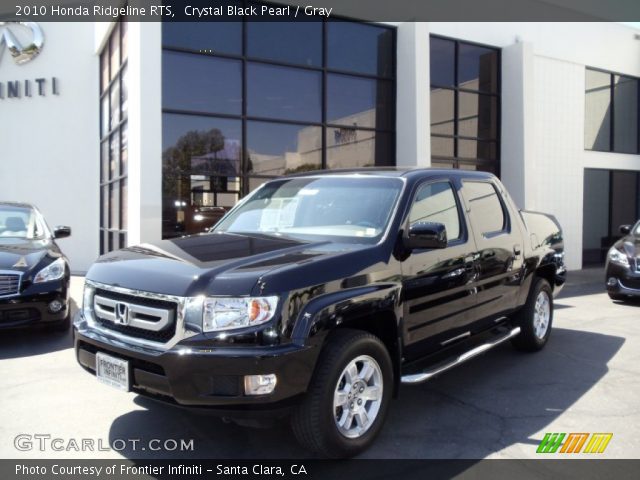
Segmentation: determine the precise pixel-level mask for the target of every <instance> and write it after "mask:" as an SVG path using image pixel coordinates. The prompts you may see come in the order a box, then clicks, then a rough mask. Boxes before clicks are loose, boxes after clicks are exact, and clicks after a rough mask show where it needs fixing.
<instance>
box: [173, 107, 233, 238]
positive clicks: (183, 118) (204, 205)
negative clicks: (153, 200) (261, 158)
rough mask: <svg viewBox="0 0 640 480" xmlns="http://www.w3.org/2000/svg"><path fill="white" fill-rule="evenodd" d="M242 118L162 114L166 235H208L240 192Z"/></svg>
mask: <svg viewBox="0 0 640 480" xmlns="http://www.w3.org/2000/svg"><path fill="white" fill-rule="evenodd" d="M241 132H242V122H241V121H240V120H233V119H223V118H212V117H202V116H193V115H176V114H169V113H165V114H164V115H163V116H162V143H163V148H162V234H163V236H164V237H170V236H176V235H180V234H184V233H186V232H190V233H195V232H202V231H204V230H206V229H207V228H209V227H211V226H213V225H214V224H215V223H216V222H217V221H218V220H219V219H220V218H221V217H222V215H224V213H225V212H226V211H227V210H228V209H229V208H230V207H231V206H233V205H234V204H235V203H236V201H237V200H238V198H239V194H240V177H239V175H240V152H241V146H242V141H241V139H242V133H241Z"/></svg>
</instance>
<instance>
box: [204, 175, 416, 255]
mask: <svg viewBox="0 0 640 480" xmlns="http://www.w3.org/2000/svg"><path fill="white" fill-rule="evenodd" d="M402 185H403V184H402V180H400V179H397V178H378V177H368V176H351V177H331V176H327V177H316V178H313V177H312V178H291V179H283V180H276V181H272V182H269V183H267V184H265V185H264V186H263V187H262V188H260V189H259V190H257V191H256V192H255V193H254V194H253V195H252V196H251V197H249V198H248V199H247V200H246V201H245V202H244V203H242V204H241V205H240V206H239V207H238V208H236V209H234V210H232V211H231V212H230V213H229V215H227V216H226V217H225V218H224V219H223V220H222V221H221V222H220V223H219V224H218V225H217V226H216V227H215V228H214V229H213V231H215V232H235V233H240V232H245V233H270V234H283V235H287V236H291V237H301V238H306V237H310V238H313V237H317V236H320V237H338V238H339V239H344V240H352V241H356V242H359V243H360V242H362V243H375V242H377V241H378V240H379V239H380V237H381V236H382V235H383V234H384V231H385V230H386V227H387V223H388V222H389V218H390V217H391V213H392V211H393V208H394V206H395V203H396V201H397V199H398V196H399V194H400V191H401V190H402Z"/></svg>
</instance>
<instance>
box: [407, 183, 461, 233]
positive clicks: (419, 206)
mask: <svg viewBox="0 0 640 480" xmlns="http://www.w3.org/2000/svg"><path fill="white" fill-rule="evenodd" d="M417 222H435V223H441V224H443V225H444V226H445V228H446V229H447V238H448V239H449V241H451V240H457V239H459V238H460V231H461V228H460V215H459V212H458V204H457V202H456V197H455V193H454V192H453V188H452V187H451V184H450V183H449V182H436V183H428V184H426V185H422V186H421V187H420V188H419V189H418V192H417V193H416V196H415V198H414V200H413V205H412V206H411V211H410V212H409V223H410V224H412V225H413V224H414V223H417Z"/></svg>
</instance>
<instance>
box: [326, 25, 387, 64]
mask: <svg viewBox="0 0 640 480" xmlns="http://www.w3.org/2000/svg"><path fill="white" fill-rule="evenodd" d="M393 40H394V38H393V30H390V29H389V28H386V27H379V26H375V25H369V24H363V23H356V22H342V21H330V22H327V66H328V67H329V68H332V69H336V70H342V71H346V72H354V73H362V74H366V75H374V76H378V77H391V76H393V74H394V71H393V70H394V67H393V63H394V62H393V56H394V55H393V48H394V45H393V44H394V41H393Z"/></svg>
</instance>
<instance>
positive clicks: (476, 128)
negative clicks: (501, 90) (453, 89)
mask: <svg viewBox="0 0 640 480" xmlns="http://www.w3.org/2000/svg"><path fill="white" fill-rule="evenodd" d="M458 122H459V123H458V135H462V136H465V137H476V138H485V139H496V138H498V99H497V97H494V96H492V95H480V94H477V93H468V92H460V93H459V94H458Z"/></svg>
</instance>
